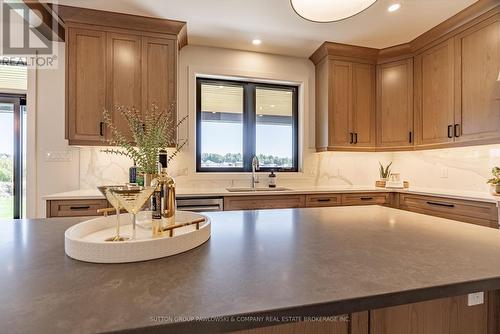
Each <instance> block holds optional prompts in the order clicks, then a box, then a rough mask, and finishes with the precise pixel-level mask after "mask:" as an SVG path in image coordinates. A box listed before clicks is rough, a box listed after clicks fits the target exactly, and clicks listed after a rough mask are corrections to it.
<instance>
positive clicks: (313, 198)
mask: <svg viewBox="0 0 500 334" xmlns="http://www.w3.org/2000/svg"><path fill="white" fill-rule="evenodd" d="M341 203H342V195H340V194H316V195H306V207H320V206H335V205H341Z"/></svg>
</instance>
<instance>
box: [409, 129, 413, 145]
mask: <svg viewBox="0 0 500 334" xmlns="http://www.w3.org/2000/svg"><path fill="white" fill-rule="evenodd" d="M412 135H413V134H412V133H411V131H410V132H409V133H408V142H409V143H410V144H411V143H412V142H413V138H412Z"/></svg>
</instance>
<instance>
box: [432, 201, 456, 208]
mask: <svg viewBox="0 0 500 334" xmlns="http://www.w3.org/2000/svg"><path fill="white" fill-rule="evenodd" d="M427 204H429V205H435V206H444V207H446V208H454V207H455V204H449V203H439V202H430V201H429V202H427Z"/></svg>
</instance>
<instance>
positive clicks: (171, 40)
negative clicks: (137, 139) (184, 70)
mask: <svg viewBox="0 0 500 334" xmlns="http://www.w3.org/2000/svg"><path fill="white" fill-rule="evenodd" d="M59 15H60V16H61V18H62V19H63V20H64V22H65V25H66V97H67V99H66V138H67V139H68V140H69V144H70V145H106V144H107V143H108V140H110V139H111V137H110V134H109V133H108V131H107V129H106V125H105V124H104V120H103V116H102V113H103V110H104V109H107V110H110V111H111V113H112V117H113V122H114V124H115V125H116V127H117V128H118V129H120V130H122V131H123V132H124V133H125V134H128V137H129V138H130V139H132V137H131V134H130V130H129V128H128V125H127V123H126V121H125V120H124V119H123V117H122V116H121V115H120V114H118V113H116V110H115V107H116V106H124V107H134V108H136V109H138V110H140V111H144V110H146V109H147V108H150V107H151V104H152V103H155V104H156V105H158V107H159V108H160V109H165V110H168V109H169V108H170V106H171V105H174V106H175V103H176V99H177V75H176V73H177V57H178V50H179V48H180V47H182V46H183V45H184V44H185V43H186V37H185V33H186V28H185V23H184V22H179V21H169V20H158V19H153V18H147V17H139V16H134V15H127V14H118V13H110V12H103V11H96V10H90V9H83V8H76V7H68V6H59ZM103 22H105V23H103ZM103 24H104V25H103ZM172 113H173V114H172V118H173V119H174V120H175V119H176V110H175V108H174V110H173V111H172Z"/></svg>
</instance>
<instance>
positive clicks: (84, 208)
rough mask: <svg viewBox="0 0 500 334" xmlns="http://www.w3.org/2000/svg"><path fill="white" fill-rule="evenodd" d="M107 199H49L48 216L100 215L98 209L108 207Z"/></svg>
mask: <svg viewBox="0 0 500 334" xmlns="http://www.w3.org/2000/svg"><path fill="white" fill-rule="evenodd" d="M108 207H109V205H108V201H107V200H105V199H75V200H55V201H47V212H46V217H47V218H54V217H86V216H98V215H99V214H98V213H97V210H98V209H104V208H108Z"/></svg>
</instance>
